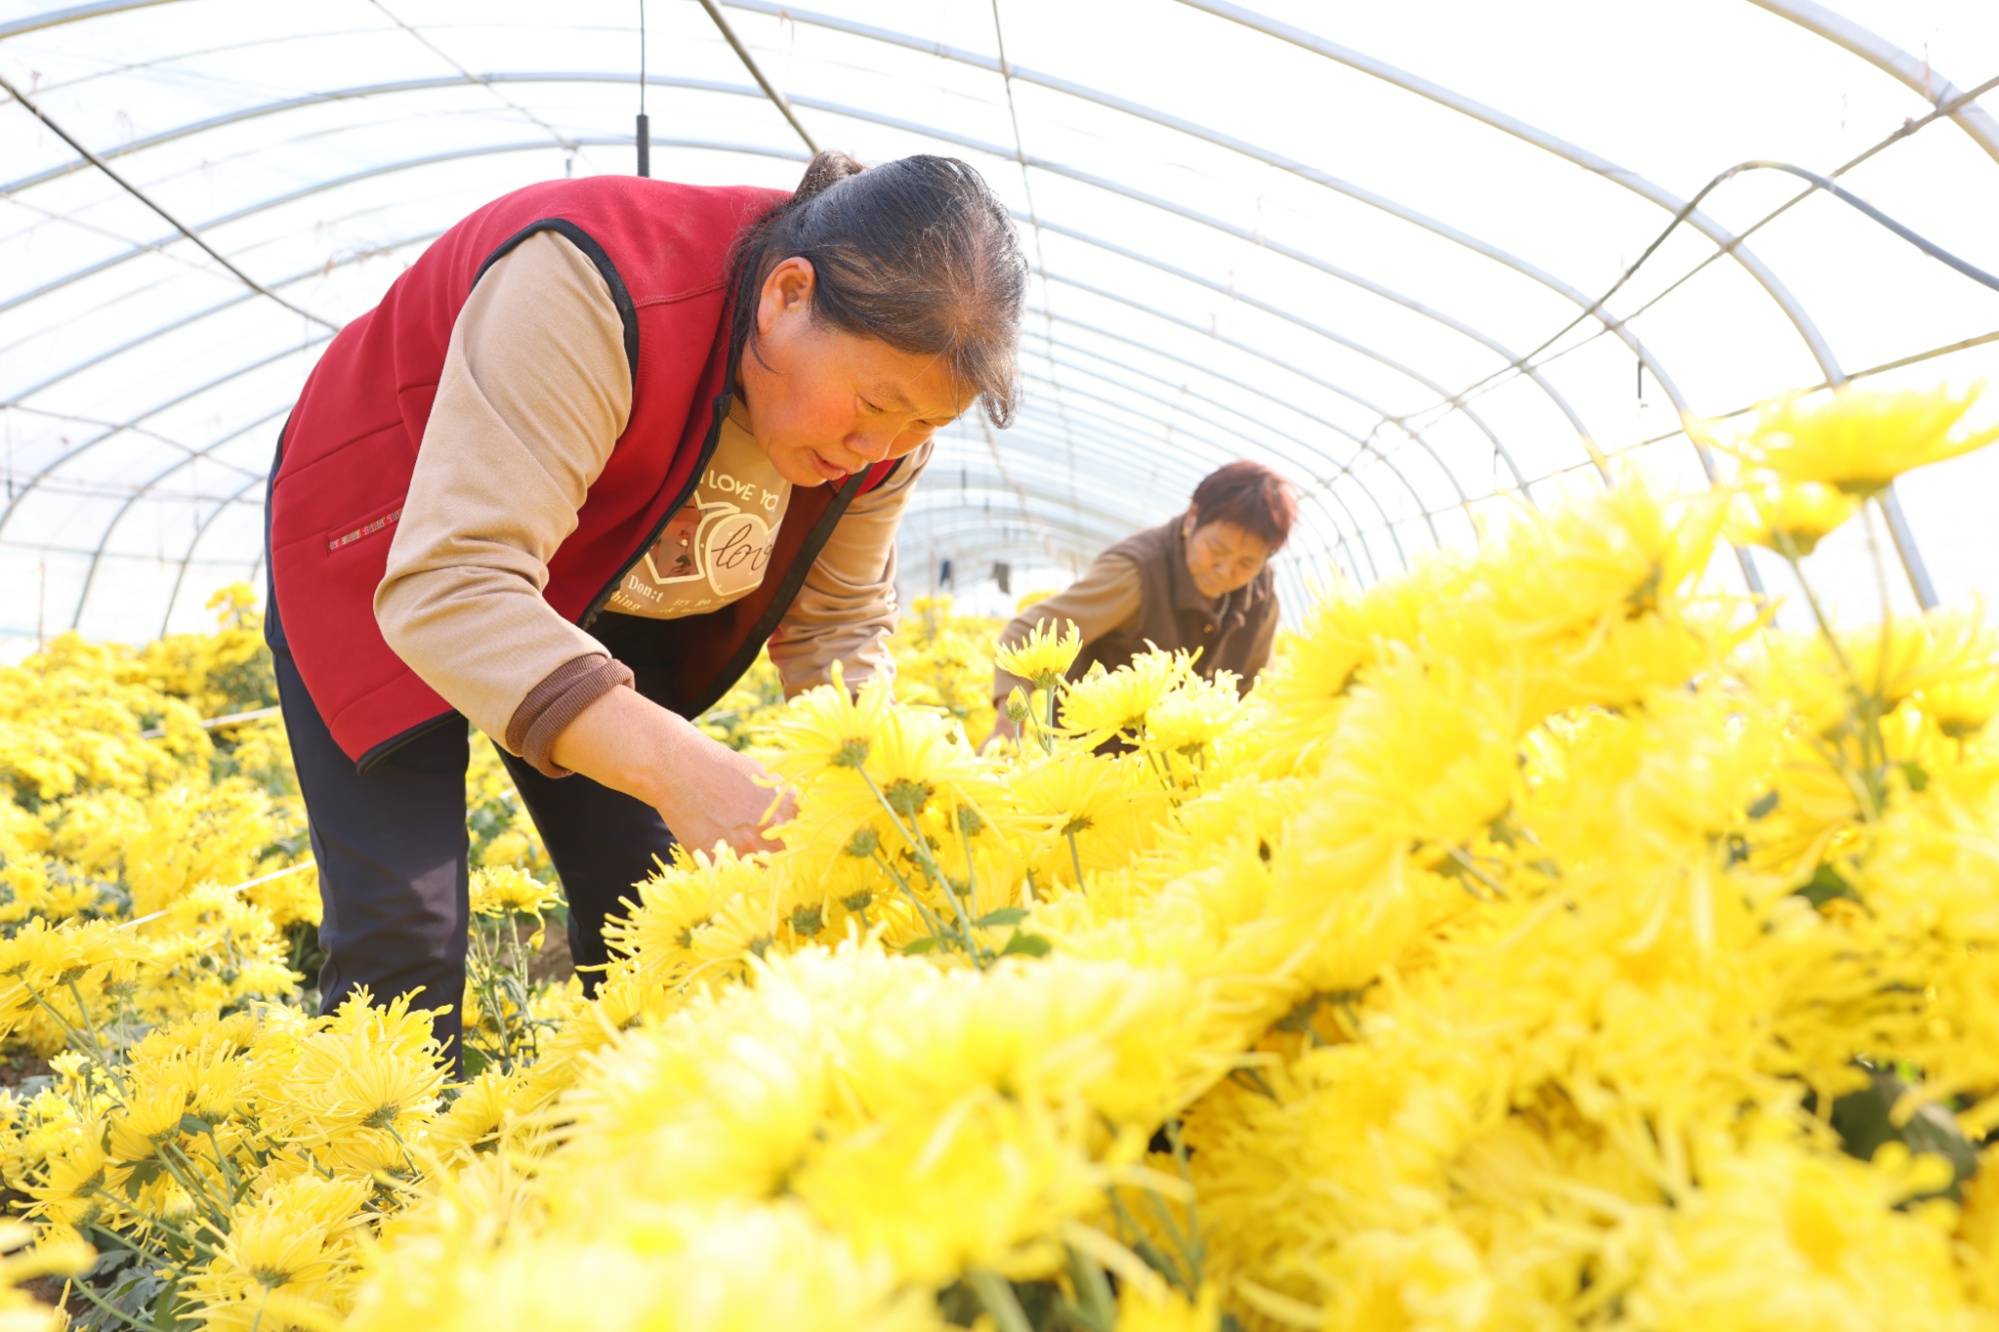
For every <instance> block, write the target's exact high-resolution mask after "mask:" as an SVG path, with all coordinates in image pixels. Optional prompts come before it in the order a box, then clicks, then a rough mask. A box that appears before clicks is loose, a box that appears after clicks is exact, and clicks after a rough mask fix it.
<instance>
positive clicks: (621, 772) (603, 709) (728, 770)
mask: <svg viewBox="0 0 1999 1332" xmlns="http://www.w3.org/2000/svg"><path fill="white" fill-rule="evenodd" d="M549 757H550V758H552V759H554V760H555V762H556V763H558V764H560V765H561V766H562V767H565V768H568V769H570V770H571V771H573V772H576V773H580V774H581V775H583V776H585V777H588V778H590V779H591V780H592V781H595V782H597V783H599V784H600V785H603V786H608V787H610V788H611V789H612V790H614V791H623V792H624V793H625V794H626V795H628V796H631V797H633V798H634V799H637V800H643V801H645V802H646V803H647V804H648V805H651V806H652V807H653V808H654V809H656V810H658V811H659V816H660V818H662V819H664V820H665V821H666V826H667V827H668V828H669V829H671V830H672V832H673V836H674V840H676V841H678V842H679V843H680V844H681V845H682V846H684V847H686V848H687V849H688V850H690V851H712V850H714V848H715V844H716V843H717V842H726V843H728V844H729V845H730V846H732V847H734V848H735V849H736V850H737V851H739V852H743V853H745V854H747V853H748V852H751V851H773V850H776V849H777V847H778V846H780V845H781V843H779V842H777V841H774V840H773V839H771V838H770V837H768V836H766V835H765V834H764V831H763V830H764V829H765V828H767V827H769V826H771V825H772V824H776V823H783V822H784V821H785V820H787V819H789V818H791V817H792V815H793V813H794V812H795V811H796V804H795V802H794V801H793V799H792V793H791V791H790V790H789V789H785V790H783V791H782V792H781V793H780V783H778V782H777V781H776V780H775V779H774V778H773V777H772V776H771V774H770V771H769V769H767V768H765V767H764V765H763V764H761V763H759V762H757V761H756V760H755V759H753V758H751V757H750V756H749V755H748V754H739V753H737V752H736V751H735V750H733V749H731V748H729V747H728V746H727V745H725V744H722V743H721V742H720V741H718V740H715V739H713V738H712V737H710V736H708V735H706V734H704V733H703V732H702V731H701V729H700V728H699V727H697V726H695V725H694V724H693V723H692V722H689V721H688V720H687V719H686V718H684V717H682V716H680V715H678V714H677V713H673V712H669V711H667V710H666V709H665V708H663V707H661V706H660V705H659V704H657V703H654V702H652V701H651V700H650V699H647V698H644V697H642V696H640V695H639V694H638V693H637V692H636V691H635V690H633V689H632V688H631V687H629V686H627V685H620V686H618V687H617V688H616V689H613V690H611V692H609V693H608V694H605V695H604V696H603V697H602V698H599V699H597V700H596V701H594V702H593V703H591V704H590V706H589V707H587V708H585V709H583V711H582V713H581V714H579V715H578V716H577V718H576V720H575V721H573V722H571V723H569V725H568V726H566V727H564V728H563V731H562V734H561V735H558V736H557V737H556V738H555V743H554V744H553V745H552V746H550V748H549ZM773 804H775V805H776V808H775V809H772V805H773ZM766 811H769V813H770V817H769V818H765V817H764V814H765V812H766Z"/></svg>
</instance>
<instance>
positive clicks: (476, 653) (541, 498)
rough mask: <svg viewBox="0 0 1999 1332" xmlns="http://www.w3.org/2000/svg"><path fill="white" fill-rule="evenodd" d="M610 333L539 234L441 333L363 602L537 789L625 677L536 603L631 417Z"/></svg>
mask: <svg viewBox="0 0 1999 1332" xmlns="http://www.w3.org/2000/svg"><path fill="white" fill-rule="evenodd" d="M631 399H632V381H631V369H630V366H629V364H628V363H627V362H626V360H625V349H624V326H623V323H622V321H621V320H620V318H619V315H618V311H617V307H616V305H615V304H614V303H613V301H612V299H611V293H610V289H609V287H608V286H607V285H606V284H605V281H604V279H603V277H602V275H601V274H599V273H598V271H597V269H596V268H595V267H594V266H593V265H592V264H591V263H590V261H589V260H588V259H587V258H585V257H584V255H583V253H582V252H581V251H580V250H578V249H577V248H576V247H575V246H574V245H572V244H570V243H569V242H568V241H567V240H565V239H563V238H562V237H560V236H557V235H554V234H553V233H549V232H542V233H539V234H537V235H534V236H531V237H530V238H528V239H527V240H525V241H523V242H521V243H520V244H519V245H518V246H516V247H515V248H514V249H513V250H512V251H510V252H509V253H508V254H507V255H506V256H505V257H504V258H502V259H500V260H499V261H498V262H497V263H495V264H494V265H493V266H492V267H491V268H489V269H487V270H486V273H485V275H484V276H482V277H481V278H480V279H479V283H478V285H477V286H476V287H474V288H473V290H472V295H471V296H470V298H469V299H468V300H467V301H466V303H465V305H464V307H463V309H461V310H460V311H459V315H458V321H457V323H456V324H455V325H454V327H453V328H452V332H451V345H450V349H449V351H448V352H447V353H446V355H445V361H444V369H443V373H442V375H441V377H440V378H439V380H438V384H437V397H436V401H435V403H434V404H433V405H432V407H431V412H430V421H429V425H428V426H427V427H426V428H425V430H424V436H423V447H422V448H421V449H420V450H419V451H418V453H417V460H416V470H415V474H414V475H413V476H412V477H411V479H410V489H409V497H408V499H407V500H406V501H405V502H404V504H403V513H402V520H401V522H400V523H399V524H398V526H397V528H396V535H395V540H394V541H393V543H392V544H391V545H390V548H389V561H388V569H387V571H386V572H385V573H384V575H383V577H382V581H381V584H380V585H379V586H378V587H377V588H376V589H375V619H376V622H377V623H378V624H379V625H380V626H381V629H382V636H383V637H384V638H385V639H386V640H387V641H388V644H389V646H390V647H391V648H393V649H394V650H395V652H396V654H397V655H398V656H400V657H401V658H402V659H403V660H404V661H405V662H407V663H409V666H410V668H411V669H412V670H414V671H415V672H416V673H417V675H418V676H419V677H421V678H422V680H423V681H424V683H426V684H428V685H429V686H430V687H431V688H433V689H435V690H436V691H437V692H438V693H439V694H441V695H443V696H444V699H445V701H447V702H448V703H450V704H451V705H452V706H453V707H454V708H457V709H458V710H459V711H460V712H462V713H464V714H465V715H466V716H467V717H469V718H470V719H471V720H472V724H473V725H475V726H477V727H478V728H479V729H480V730H482V731H484V732H486V734H488V735H490V736H492V737H493V738H494V739H495V740H498V741H499V742H500V743H501V744H502V745H504V746H505V747H506V748H507V749H508V750H509V751H511V752H513V753H517V754H520V755H522V756H523V757H526V758H528V759H529V760H530V761H531V762H533V763H534V764H535V765H536V767H538V768H540V769H541V770H542V771H544V772H548V773H550V774H551V775H560V774H561V772H562V769H560V768H556V767H554V766H553V765H552V764H551V763H550V762H549V761H548V748H549V746H550V745H551V744H553V742H554V739H555V735H556V734H558V733H559V732H560V731H561V729H562V727H563V726H566V725H567V724H568V723H569V722H570V721H572V720H574V718H575V716H576V714H577V713H579V712H581V711H582V710H583V708H584V707H585V706H587V705H588V704H589V703H590V702H592V701H594V700H595V699H596V698H597V697H598V696H599V695H601V694H603V693H605V692H606V691H608V690H610V689H612V688H614V687H616V685H618V684H619V683H620V682H621V681H629V680H630V679H631V674H630V672H629V671H627V670H625V669H624V668H623V667H621V666H619V665H618V664H617V663H615V662H613V661H612V660H611V655H610V653H609V652H607V651H606V650H605V649H604V647H603V646H602V645H601V644H599V643H598V642H597V640H596V639H594V638H592V637H591V636H590V635H589V634H587V633H585V632H583V630H581V629H579V628H578V627H577V626H575V625H573V624H571V623H569V622H568V621H567V620H565V619H563V617H562V616H561V615H559V614H557V613H556V612H555V610H554V609H553V608H552V607H551V606H550V605H549V604H548V603H547V602H546V601H545V600H543V598H542V591H543V589H544V588H545V587H546V586H547V584H548V560H549V557H550V556H551V555H553V554H554V553H555V549H556V547H557V546H559V545H561V544H562V541H563V539H564V538H566V537H567V536H568V535H569V534H570V533H571V532H573V531H575V530H576V514H577V510H578V509H580V508H581V507H582V505H583V499H584V496H585V494H586V493H587V492H588V490H589V488H590V484H591V482H593V481H594V480H596V478H597V475H598V473H599V472H601V471H602V470H603V468H604V464H605V461H606V460H607V459H608V458H609V457H610V454H611V446H612V444H613V443H615V442H616V440H617V438H618V436H619V435H620V434H621V433H623V431H624V428H625V422H626V420H627V418H628V417H629V415H630V412H631Z"/></svg>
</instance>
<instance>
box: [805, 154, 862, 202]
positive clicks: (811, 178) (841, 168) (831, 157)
mask: <svg viewBox="0 0 1999 1332" xmlns="http://www.w3.org/2000/svg"><path fill="white" fill-rule="evenodd" d="M866 170H867V168H866V167H864V166H862V165H861V164H860V163H859V162H856V161H855V160H854V159H853V158H851V157H849V156H847V155H846V154H845V153H837V152H823V153H815V154H813V157H812V164H811V165H810V166H808V167H806V168H805V179H803V180H801V181H799V182H798V188H797V189H796V190H794V191H792V195H791V201H792V202H793V203H795V204H801V203H804V202H805V201H806V200H807V199H810V198H812V197H813V196H814V195H818V194H823V193H825V191H826V189H827V187H829V186H831V185H834V184H837V183H838V182H840V181H843V180H845V179H846V178H847V177H849V176H858V175H860V174H861V172H863V171H866Z"/></svg>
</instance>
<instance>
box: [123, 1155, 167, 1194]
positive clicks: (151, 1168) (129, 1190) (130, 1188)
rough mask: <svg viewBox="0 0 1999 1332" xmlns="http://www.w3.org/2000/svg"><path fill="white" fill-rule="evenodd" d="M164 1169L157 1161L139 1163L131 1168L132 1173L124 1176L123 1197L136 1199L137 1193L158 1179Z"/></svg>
mask: <svg viewBox="0 0 1999 1332" xmlns="http://www.w3.org/2000/svg"><path fill="white" fill-rule="evenodd" d="M164 1169H165V1167H164V1166H162V1165H161V1164H160V1163H159V1162H158V1161H141V1162H139V1163H138V1164H137V1165H135V1166H133V1167H132V1173H131V1174H129V1175H127V1176H125V1196H126V1197H127V1198H137V1197H138V1196H139V1191H140V1190H141V1189H143V1188H145V1187H146V1186H147V1185H148V1184H150V1183H152V1182H153V1181H154V1180H156V1179H158V1178H159V1177H160V1173H161V1171H162V1170H164Z"/></svg>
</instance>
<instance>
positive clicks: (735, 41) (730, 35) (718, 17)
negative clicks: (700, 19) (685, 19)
mask: <svg viewBox="0 0 1999 1332" xmlns="http://www.w3.org/2000/svg"><path fill="white" fill-rule="evenodd" d="M701 7H702V8H703V9H705V10H707V11H708V17H709V18H711V19H713V20H715V26H716V27H717V28H719V29H720V30H721V32H722V38H723V40H725V41H727V42H728V43H729V48H730V49H731V50H733V51H734V52H735V53H736V56H737V58H738V59H740V60H741V61H742V62H743V68H744V69H747V70H748V71H749V72H750V77H751V78H753V79H755V80H756V81H757V87H759V88H762V89H763V90H764V96H765V97H768V98H770V102H771V105H772V106H774V107H776V108H777V109H778V110H779V111H781V112H783V113H784V118H785V120H787V121H788V122H790V124H791V127H792V128H793V129H795V130H797V131H798V137H799V138H801V139H803V140H805V146H806V147H807V148H810V149H811V150H812V152H813V155H814V156H817V155H818V153H819V145H818V144H817V143H814V142H813V140H812V136H811V135H810V134H808V133H807V132H806V130H805V126H803V125H801V124H799V123H798V116H797V114H796V113H795V112H793V111H792V109H791V103H790V102H787V101H785V100H784V94H783V93H781V92H779V91H778V90H777V89H776V88H774V87H772V86H771V81H770V80H769V79H767V78H765V77H764V72H763V71H762V70H761V69H759V68H757V62H756V58H755V57H754V56H752V55H751V54H750V52H749V48H748V47H746V46H744V45H743V43H742V40H741V39H740V38H738V37H737V36H736V30H735V29H734V28H732V27H730V26H729V20H727V19H725V18H723V17H722V11H721V10H719V9H717V8H716V7H715V0H701Z"/></svg>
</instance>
